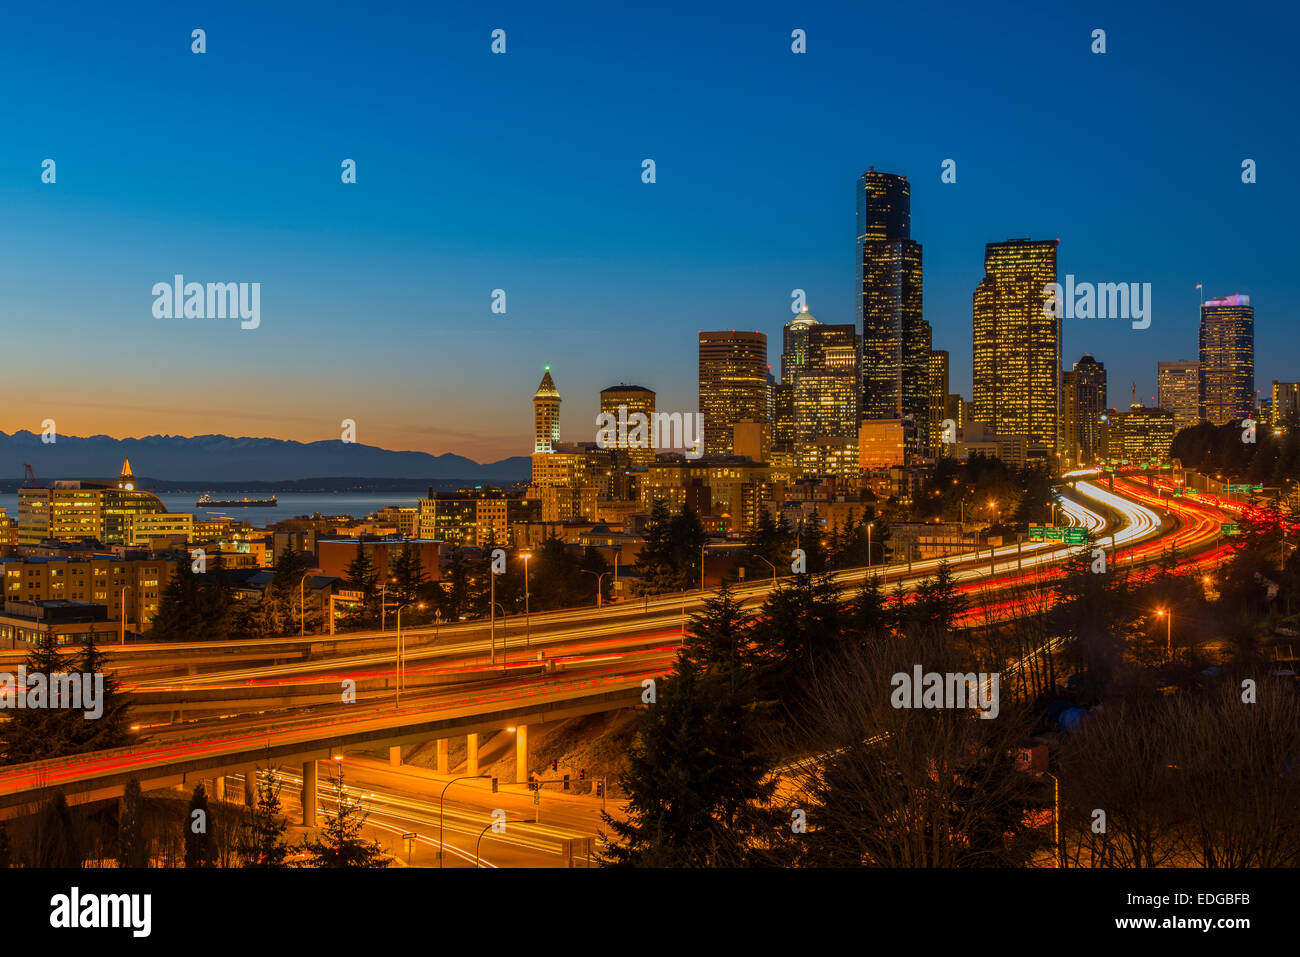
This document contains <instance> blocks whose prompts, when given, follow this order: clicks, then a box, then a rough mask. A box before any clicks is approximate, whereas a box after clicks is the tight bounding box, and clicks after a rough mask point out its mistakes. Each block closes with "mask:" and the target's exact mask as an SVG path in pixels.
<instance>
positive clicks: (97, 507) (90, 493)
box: [18, 459, 167, 545]
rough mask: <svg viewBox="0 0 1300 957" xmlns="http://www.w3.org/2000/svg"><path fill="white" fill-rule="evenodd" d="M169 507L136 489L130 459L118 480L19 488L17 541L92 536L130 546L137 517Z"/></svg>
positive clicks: (26, 543) (36, 542) (108, 543)
mask: <svg viewBox="0 0 1300 957" xmlns="http://www.w3.org/2000/svg"><path fill="white" fill-rule="evenodd" d="M166 511H167V506H165V505H163V503H162V501H161V500H160V499H159V498H158V496H156V495H154V494H152V493H150V492H141V491H138V490H137V489H136V488H135V477H134V476H133V475H132V474H131V462H130V460H129V459H128V460H125V461H124V462H123V463H122V473H121V475H120V476H119V477H118V480H117V482H116V483H105V482H82V481H58V482H51V483H50V485H49V486H48V487H46V488H20V489H19V490H18V544H19V545H37V544H40V543H41V542H43V541H45V540H46V539H56V540H59V541H75V540H77V539H81V538H93V539H98V540H99V541H100V542H101V543H102V544H104V545H128V544H130V542H131V525H132V522H133V521H134V520H135V518H136V517H137V516H140V515H154V514H162V513H166Z"/></svg>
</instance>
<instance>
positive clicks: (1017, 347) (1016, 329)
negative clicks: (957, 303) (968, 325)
mask: <svg viewBox="0 0 1300 957" xmlns="http://www.w3.org/2000/svg"><path fill="white" fill-rule="evenodd" d="M1056 242H1057V241H1056V240H1046V241H1041V240H1038V241H1036V240H1032V239H1008V240H1007V241H1006V242H1001V243H989V244H987V245H986V246H985V247H984V278H983V279H981V280H980V284H979V286H978V287H977V288H976V289H975V295H974V297H973V316H974V323H973V325H974V369H973V372H974V375H973V385H974V400H975V401H974V419H975V421H976V422H984V423H987V424H988V425H990V426H992V428H993V431H994V432H996V433H998V434H999V435H1024V436H1026V437H1027V439H1028V454H1029V456H1030V457H1031V458H1043V457H1045V456H1048V455H1050V454H1052V453H1054V452H1055V451H1056V449H1057V442H1058V439H1059V434H1060V414H1061V413H1060V404H1061V403H1060V399H1061V397H1060V375H1061V319H1060V317H1059V316H1058V315H1055V313H1056V312H1057V311H1058V307H1059V304H1057V303H1055V302H1054V297H1053V292H1052V290H1051V289H1050V288H1048V287H1049V286H1051V285H1052V284H1053V283H1055V282H1056Z"/></svg>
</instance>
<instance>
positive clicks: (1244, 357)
mask: <svg viewBox="0 0 1300 957" xmlns="http://www.w3.org/2000/svg"><path fill="white" fill-rule="evenodd" d="M1254 411H1255V310H1254V308H1253V307H1252V306H1251V304H1250V296H1243V295H1241V294H1240V293H1238V294H1237V295H1233V296H1228V297H1226V298H1224V299H1210V300H1207V301H1206V302H1205V303H1204V304H1203V305H1202V306H1201V386H1200V417H1201V419H1202V420H1204V421H1206V422H1211V423H1213V424H1214V425H1224V424H1226V423H1228V422H1236V421H1239V420H1241V419H1244V418H1246V417H1247V416H1249V415H1250V414H1251V413H1253V412H1254Z"/></svg>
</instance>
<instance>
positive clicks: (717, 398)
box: [700, 330, 767, 456]
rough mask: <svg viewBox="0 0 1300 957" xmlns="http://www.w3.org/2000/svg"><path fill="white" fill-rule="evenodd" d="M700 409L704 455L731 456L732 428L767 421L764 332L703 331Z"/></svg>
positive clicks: (765, 341)
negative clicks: (749, 422)
mask: <svg viewBox="0 0 1300 957" xmlns="http://www.w3.org/2000/svg"><path fill="white" fill-rule="evenodd" d="M700 412H702V413H703V414H704V454H705V455H711V456H712V455H730V454H731V453H732V429H733V428H734V427H735V424H736V423H737V422H740V421H742V420H745V419H749V420H752V421H758V422H766V421H767V336H766V335H765V334H764V333H761V332H736V331H735V330H732V331H730V332H701V333H700Z"/></svg>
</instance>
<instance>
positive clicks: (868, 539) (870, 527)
mask: <svg viewBox="0 0 1300 957" xmlns="http://www.w3.org/2000/svg"><path fill="white" fill-rule="evenodd" d="M875 527H876V523H875V522H867V567H868V568H870V567H871V530H872V529H873V528H875Z"/></svg>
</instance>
